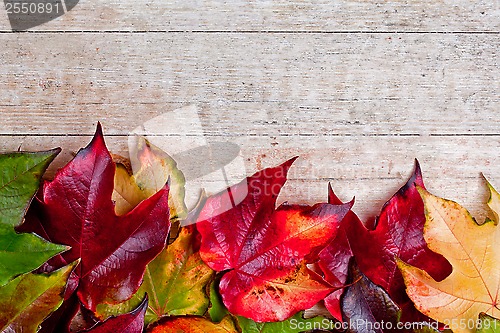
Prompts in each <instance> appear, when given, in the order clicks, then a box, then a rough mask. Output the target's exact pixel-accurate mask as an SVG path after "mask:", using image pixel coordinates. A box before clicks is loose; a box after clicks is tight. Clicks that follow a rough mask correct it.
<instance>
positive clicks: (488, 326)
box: [476, 312, 500, 333]
mask: <svg viewBox="0 0 500 333" xmlns="http://www.w3.org/2000/svg"><path fill="white" fill-rule="evenodd" d="M499 332H500V320H498V319H496V318H493V317H491V316H488V315H487V314H485V313H484V312H481V313H480V314H479V325H478V329H477V331H476V333H499Z"/></svg>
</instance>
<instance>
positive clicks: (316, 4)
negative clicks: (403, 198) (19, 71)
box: [0, 0, 500, 32]
mask: <svg viewBox="0 0 500 333" xmlns="http://www.w3.org/2000/svg"><path fill="white" fill-rule="evenodd" d="M499 6H500V5H499V1H498V0H493V1H492V0H474V1H470V0H441V1H428V0H413V1H403V0H388V1H366V0H351V1H326V0H319V1H298V0H296V1H285V0H277V1H275V0H251V1H247V0H231V1H212V0H194V1H183V0H178V1H165V0H111V1H104V0H96V1H80V3H79V4H78V5H77V6H76V7H75V8H74V9H73V10H71V11H70V12H68V13H67V14H65V15H64V16H62V17H60V18H58V19H56V20H54V21H52V22H49V23H47V24H44V25H42V26H39V27H37V28H34V29H33V30H45V31H47V30H49V31H62V30H66V31H68V30H72V31H81V30H85V31H89V30H92V31H149V30H155V31H207V30H209V31H327V32H331V31H400V32H401V31H419V32H422V31H430V32H435V31H441V32H443V31H446V32H453V31H498V27H499V16H500V14H499ZM0 29H1V30H3V31H8V30H9V29H10V26H9V22H8V20H7V17H6V15H3V16H2V17H1V18H0Z"/></svg>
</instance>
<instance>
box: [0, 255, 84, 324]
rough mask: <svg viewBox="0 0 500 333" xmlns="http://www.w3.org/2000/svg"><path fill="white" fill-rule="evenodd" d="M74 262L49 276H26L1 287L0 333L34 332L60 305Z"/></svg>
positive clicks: (30, 274)
mask: <svg viewBox="0 0 500 333" xmlns="http://www.w3.org/2000/svg"><path fill="white" fill-rule="evenodd" d="M75 265H76V262H75V263H73V264H71V265H69V266H65V267H63V268H61V269H59V270H57V271H55V272H53V273H52V274H50V275H46V274H33V273H28V274H24V275H21V276H19V277H17V278H15V279H14V280H12V281H11V282H9V283H8V284H6V285H5V286H3V287H0V309H2V311H0V331H1V332H23V333H29V332H36V331H37V330H38V326H39V325H40V324H41V322H42V321H43V320H44V319H45V318H46V317H47V316H49V315H50V314H51V313H52V312H53V311H54V310H56V309H57V308H58V307H59V306H60V305H61V304H62V302H63V297H62V294H63V292H64V288H65V286H66V281H67V280H68V277H69V275H70V273H71V271H72V270H73V268H74V267H75Z"/></svg>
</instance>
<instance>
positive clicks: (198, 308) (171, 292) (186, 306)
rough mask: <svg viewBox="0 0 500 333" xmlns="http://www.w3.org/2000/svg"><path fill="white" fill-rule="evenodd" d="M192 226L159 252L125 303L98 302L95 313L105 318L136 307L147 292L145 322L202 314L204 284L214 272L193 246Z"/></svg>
mask: <svg viewBox="0 0 500 333" xmlns="http://www.w3.org/2000/svg"><path fill="white" fill-rule="evenodd" d="M194 232H195V229H194V227H192V226H188V227H184V228H182V229H181V231H180V233H179V236H178V238H177V239H176V240H175V241H174V242H173V243H172V244H171V245H169V246H168V247H167V248H166V249H165V250H163V252H162V253H160V254H159V255H158V257H156V258H155V259H154V260H153V261H152V262H151V263H150V264H149V265H148V266H147V268H146V273H145V274H144V282H143V283H142V285H141V287H140V288H139V291H138V292H137V293H136V294H135V295H134V296H133V297H132V299H130V300H129V301H127V302H125V303H121V304H118V305H115V306H110V305H105V304H102V305H99V306H98V307H97V315H98V317H100V318H107V317H109V316H111V315H117V314H120V313H125V312H128V311H130V310H131V309H134V308H135V307H137V305H138V304H139V303H140V302H141V300H142V299H143V297H144V294H145V293H147V294H148V295H149V303H148V309H147V311H146V319H145V323H146V324H149V323H151V322H153V321H156V320H158V319H159V318H160V317H161V316H164V315H169V316H181V315H203V314H204V313H205V312H206V311H207V308H208V305H209V299H208V296H207V294H206V292H205V289H206V286H207V284H208V283H209V281H210V280H211V279H212V277H213V275H214V271H213V270H211V269H210V268H209V267H208V266H207V265H206V264H205V263H204V262H203V261H202V260H201V258H200V255H199V253H198V251H196V249H195V248H194V244H195V237H196V234H195V233H194Z"/></svg>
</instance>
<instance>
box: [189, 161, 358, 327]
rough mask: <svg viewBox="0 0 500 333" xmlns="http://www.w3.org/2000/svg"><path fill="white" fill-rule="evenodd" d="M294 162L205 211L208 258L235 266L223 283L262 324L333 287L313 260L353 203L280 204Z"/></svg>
mask: <svg viewBox="0 0 500 333" xmlns="http://www.w3.org/2000/svg"><path fill="white" fill-rule="evenodd" d="M294 160H295V159H291V160H289V161H287V162H285V163H284V164H282V165H280V166H278V167H275V168H268V169H264V170H262V171H260V172H257V173H256V174H254V175H253V176H251V177H248V178H247V179H245V180H243V181H242V182H241V183H239V184H237V185H234V186H232V187H230V188H229V191H227V192H221V193H219V194H217V195H214V196H211V197H209V198H208V199H207V201H206V203H205V205H204V206H203V208H202V210H201V212H200V215H199V217H198V221H199V222H198V223H197V228H198V230H199V232H200V234H201V237H202V238H201V247H200V255H201V257H202V258H203V260H204V261H205V262H206V263H207V264H208V265H209V266H210V267H211V268H212V269H214V270H216V271H228V272H226V273H225V274H224V275H223V276H222V279H221V282H220V285H219V291H220V293H221V296H222V300H223V302H224V304H225V305H226V306H227V308H228V309H229V311H231V312H232V313H233V314H237V315H241V316H245V317H247V318H251V319H252V320H254V321H257V322H269V321H281V320H285V319H287V318H288V317H290V316H292V315H293V314H295V313H296V312H298V311H300V310H303V309H306V308H309V307H311V306H313V305H314V304H316V303H317V302H318V301H319V300H321V299H323V298H324V297H325V296H326V295H327V294H329V293H330V292H331V291H332V290H333V288H332V286H331V285H329V284H328V283H326V281H324V280H322V279H321V278H320V277H319V275H317V274H315V273H313V272H312V271H310V270H309V269H308V268H307V267H306V263H308V259H313V258H315V257H317V255H318V253H319V251H320V250H321V249H323V248H324V247H325V246H326V245H327V244H328V243H329V242H330V241H331V240H332V239H333V238H334V237H335V235H336V232H337V229H338V227H339V224H340V221H341V220H342V218H343V217H344V216H345V215H346V213H347V212H348V211H349V210H350V207H351V204H345V205H332V204H328V203H320V204H316V205H314V206H301V205H288V204H283V205H281V206H280V207H278V208H277V209H276V208H275V205H276V198H277V196H278V194H279V192H280V190H281V187H282V186H283V185H284V183H285V181H286V177H287V172H288V169H289V168H290V166H291V165H292V163H293V161H294ZM227 193H230V195H229V196H228V195H227ZM241 193H245V194H246V195H245V196H244V198H243V199H242V201H241V202H239V203H238V204H237V205H235V206H234V207H233V208H232V209H229V210H226V211H224V212H222V213H220V214H218V213H215V214H214V212H220V211H221V209H220V208H221V207H228V205H230V202H231V196H234V197H240V198H241V197H242V195H241ZM232 202H234V200H232Z"/></svg>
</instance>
